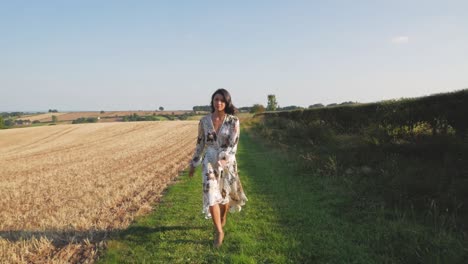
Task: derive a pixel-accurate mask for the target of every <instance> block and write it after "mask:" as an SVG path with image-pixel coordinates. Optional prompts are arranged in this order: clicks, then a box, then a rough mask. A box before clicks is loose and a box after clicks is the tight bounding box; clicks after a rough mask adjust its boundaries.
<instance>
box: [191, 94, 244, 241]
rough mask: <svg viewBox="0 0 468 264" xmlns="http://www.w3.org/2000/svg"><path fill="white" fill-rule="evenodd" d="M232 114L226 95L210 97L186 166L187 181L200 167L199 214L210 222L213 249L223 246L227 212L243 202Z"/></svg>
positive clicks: (236, 129) (236, 124) (236, 126)
mask: <svg viewBox="0 0 468 264" xmlns="http://www.w3.org/2000/svg"><path fill="white" fill-rule="evenodd" d="M235 111H236V108H235V107H234V105H233V104H232V102H231V95H230V94H229V92H228V91H226V90H225V89H218V90H216V92H214V93H213V95H212V96H211V114H209V115H206V116H204V117H203V118H202V119H201V120H200V123H199V124H198V139H197V146H196V149H195V153H194V155H193V158H192V160H191V162H190V171H189V176H190V177H193V173H194V171H195V167H197V166H199V165H200V164H203V174H202V175H203V213H204V214H205V217H206V218H207V219H209V218H212V220H213V224H214V226H215V229H216V237H215V239H214V246H215V247H220V246H221V244H222V243H223V239H224V231H223V226H224V225H225V224H226V219H227V212H228V209H230V211H231V212H235V211H240V210H241V206H243V205H244V204H245V202H246V201H247V197H246V196H245V194H244V191H243V189H242V185H241V181H240V178H239V175H238V172H237V163H236V156H235V155H236V151H237V143H238V142H239V133H240V127H239V119H238V118H237V117H236V116H234V113H235Z"/></svg>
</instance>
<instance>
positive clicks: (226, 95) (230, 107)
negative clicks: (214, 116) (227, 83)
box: [210, 88, 237, 115]
mask: <svg viewBox="0 0 468 264" xmlns="http://www.w3.org/2000/svg"><path fill="white" fill-rule="evenodd" d="M217 94H220V95H221V96H223V99H224V102H225V103H226V108H225V110H224V112H226V113H227V114H230V115H234V114H236V113H237V108H236V107H235V106H234V105H233V104H232V102H231V95H230V94H229V92H228V91H227V90H226V89H223V88H220V89H218V90H216V92H214V93H213V95H212V96H211V103H210V105H211V113H214V111H215V108H214V106H213V100H214V97H215V95H217Z"/></svg>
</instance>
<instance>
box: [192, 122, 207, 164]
mask: <svg viewBox="0 0 468 264" xmlns="http://www.w3.org/2000/svg"><path fill="white" fill-rule="evenodd" d="M204 150H205V131H204V129H203V123H202V120H200V122H199V123H198V137H197V146H196V147H195V153H194V154H193V157H192V161H191V164H192V166H193V167H198V166H199V165H200V164H201V162H202V155H203V151H204Z"/></svg>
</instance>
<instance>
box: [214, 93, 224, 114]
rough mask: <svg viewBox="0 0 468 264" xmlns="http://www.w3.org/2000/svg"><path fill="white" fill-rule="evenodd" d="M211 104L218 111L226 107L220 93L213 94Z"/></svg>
mask: <svg viewBox="0 0 468 264" xmlns="http://www.w3.org/2000/svg"><path fill="white" fill-rule="evenodd" d="M213 106H214V108H215V110H216V111H218V112H221V111H224V109H225V108H226V102H225V101H224V98H223V96H222V95H221V94H215V96H214V98H213Z"/></svg>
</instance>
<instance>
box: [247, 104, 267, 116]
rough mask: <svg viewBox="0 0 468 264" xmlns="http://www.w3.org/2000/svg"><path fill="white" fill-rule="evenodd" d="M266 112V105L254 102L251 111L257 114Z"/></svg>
mask: <svg viewBox="0 0 468 264" xmlns="http://www.w3.org/2000/svg"><path fill="white" fill-rule="evenodd" d="M263 112H265V107H264V106H263V105H261V104H254V105H253V106H252V108H251V109H250V113H253V114H257V113H263Z"/></svg>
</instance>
